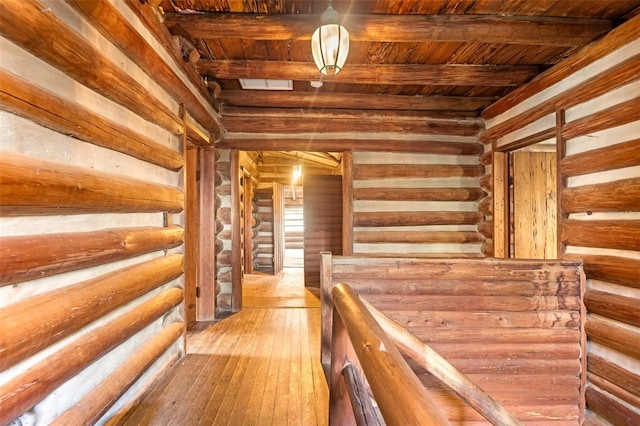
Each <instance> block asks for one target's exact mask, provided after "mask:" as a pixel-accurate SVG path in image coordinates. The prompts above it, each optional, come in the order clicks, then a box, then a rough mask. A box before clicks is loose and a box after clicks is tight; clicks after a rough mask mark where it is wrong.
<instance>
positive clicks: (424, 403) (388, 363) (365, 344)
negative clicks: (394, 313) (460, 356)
mask: <svg viewBox="0 0 640 426" xmlns="http://www.w3.org/2000/svg"><path fill="white" fill-rule="evenodd" d="M332 299H333V306H334V312H335V314H334V322H333V344H332V349H333V351H332V354H331V372H330V376H329V389H330V390H331V394H330V396H329V422H330V424H332V425H348V424H353V423H354V420H353V419H354V415H353V412H352V411H351V412H350V409H351V405H350V404H347V403H346V401H345V399H344V398H341V395H342V394H344V391H345V384H344V382H343V381H342V380H343V379H342V378H343V376H342V374H343V373H342V370H343V369H344V367H346V366H347V365H349V364H356V365H359V366H360V367H361V368H362V370H363V372H364V376H365V377H366V378H367V381H368V383H369V385H370V387H371V390H372V392H373V396H374V398H375V399H376V401H377V403H378V406H379V407H380V411H381V413H382V416H383V417H384V420H385V423H386V424H388V425H417V424H420V425H425V426H427V425H448V424H449V421H448V420H447V418H446V416H445V415H444V413H443V412H442V411H441V410H440V409H439V408H438V407H437V406H436V405H435V404H434V402H433V399H432V398H431V397H430V395H429V393H428V392H427V390H426V389H425V388H424V386H422V383H421V382H420V380H418V378H417V377H416V375H415V374H414V373H413V371H412V370H411V368H410V367H409V365H408V364H407V363H406V362H405V361H404V359H403V357H402V355H401V354H400V351H398V349H397V348H396V347H395V345H394V344H393V342H392V341H391V340H390V339H389V338H388V337H387V335H386V334H385V333H384V331H383V330H382V328H381V327H380V325H379V324H378V323H377V322H376V320H375V318H373V316H372V315H371V314H370V313H369V312H368V311H367V309H366V308H365V307H364V305H363V304H362V302H361V301H360V299H359V298H358V296H357V295H356V294H355V293H354V292H353V290H351V288H349V287H348V286H347V285H345V284H338V285H337V286H336V287H334V289H333V290H332ZM354 354H355V356H354Z"/></svg>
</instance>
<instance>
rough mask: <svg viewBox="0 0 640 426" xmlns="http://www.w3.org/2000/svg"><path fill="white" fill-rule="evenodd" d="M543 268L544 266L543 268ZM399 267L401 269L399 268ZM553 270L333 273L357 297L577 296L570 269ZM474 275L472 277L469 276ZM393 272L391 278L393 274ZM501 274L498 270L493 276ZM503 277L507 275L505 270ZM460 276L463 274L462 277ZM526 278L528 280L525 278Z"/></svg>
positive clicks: (355, 271) (370, 270)
mask: <svg viewBox="0 0 640 426" xmlns="http://www.w3.org/2000/svg"><path fill="white" fill-rule="evenodd" d="M545 266H546V265H545ZM402 267H403V266H402ZM551 268H552V269H556V272H551V274H549V275H548V276H546V275H543V274H536V273H532V274H530V275H529V276H528V277H527V276H526V275H521V276H516V275H517V274H518V273H517V272H515V271H514V277H513V278H512V277H510V276H509V275H505V276H504V277H502V278H500V279H498V278H493V277H491V276H487V274H486V272H484V271H478V270H477V269H475V270H473V271H470V272H469V273H468V274H464V273H461V274H458V273H457V271H456V270H455V269H456V268H455V267H452V269H451V273H450V274H449V273H447V272H445V273H444V274H439V273H440V272H442V270H440V269H438V268H433V269H432V270H431V272H429V271H428V270H427V269H423V270H422V272H421V274H422V275H423V276H422V277H416V275H417V273H416V272H417V271H415V272H411V273H410V274H406V275H405V274H403V273H401V272H400V273H395V272H394V271H391V270H386V269H383V268H379V270H380V275H378V276H375V275H373V276H371V275H369V274H368V273H369V272H372V271H373V269H369V270H363V271H362V272H361V273H360V272H358V269H353V270H351V271H349V272H344V270H342V269H337V268H336V270H335V271H334V272H333V277H334V282H335V281H342V282H347V283H349V286H350V287H352V288H353V289H354V290H356V291H357V292H358V293H359V294H372V295H373V294H388V295H405V296H413V295H441V296H461V297H472V298H473V297H477V296H505V295H506V296H509V295H519V296H526V297H531V296H577V295H579V294H580V281H579V280H578V279H577V277H576V272H577V271H574V270H565V271H566V272H567V277H566V278H565V277H564V275H563V272H565V271H563V270H562V269H558V268H553V267H551ZM474 272H475V274H476V276H473V274H474ZM394 273H395V276H393V274H394ZM502 273H503V272H501V271H498V272H496V275H497V274H502ZM504 274H507V272H506V271H505V272H504ZM463 275H467V276H466V277H464V276H463ZM527 278H528V279H527Z"/></svg>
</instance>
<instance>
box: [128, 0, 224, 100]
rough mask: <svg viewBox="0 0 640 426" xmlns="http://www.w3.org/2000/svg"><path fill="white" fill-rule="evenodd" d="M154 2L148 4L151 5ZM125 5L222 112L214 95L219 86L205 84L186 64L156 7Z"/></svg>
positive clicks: (135, 3) (132, 0)
mask: <svg viewBox="0 0 640 426" xmlns="http://www.w3.org/2000/svg"><path fill="white" fill-rule="evenodd" d="M152 2H153V3H158V0H152ZM152 2H148V3H149V4H151V3H152ZM124 3H125V4H126V5H127V6H128V7H129V9H131V11H132V12H133V14H134V15H135V16H136V17H137V18H138V19H139V20H140V22H141V23H142V24H143V25H144V26H145V27H146V28H147V30H149V32H150V33H151V34H152V35H153V36H154V37H155V39H156V40H158V42H160V44H161V45H162V46H164V49H165V51H167V52H168V53H169V54H170V55H171V56H172V57H173V61H174V62H175V63H176V64H177V65H178V66H181V68H182V70H183V71H184V72H185V74H186V75H187V78H188V79H189V81H191V84H192V85H193V86H194V87H195V88H196V90H198V92H199V93H200V94H201V95H202V97H203V98H205V99H206V100H207V101H209V102H210V103H211V106H212V107H213V109H214V110H215V111H216V112H218V111H219V110H220V108H219V104H218V102H217V100H216V99H215V97H214V96H212V93H210V92H209V90H210V89H211V91H212V92H213V94H214V95H215V93H216V92H219V89H220V87H219V85H218V84H217V83H215V82H205V81H204V80H203V79H202V77H201V76H200V74H198V72H197V71H196V69H195V67H194V66H193V64H191V63H185V62H184V56H183V55H182V52H181V51H180V49H176V46H175V42H174V36H173V35H172V34H171V33H170V32H169V29H168V28H167V26H166V25H165V24H164V22H162V21H161V19H160V17H159V16H158V9H156V8H155V7H149V6H147V4H145V3H140V1H138V0H124Z"/></svg>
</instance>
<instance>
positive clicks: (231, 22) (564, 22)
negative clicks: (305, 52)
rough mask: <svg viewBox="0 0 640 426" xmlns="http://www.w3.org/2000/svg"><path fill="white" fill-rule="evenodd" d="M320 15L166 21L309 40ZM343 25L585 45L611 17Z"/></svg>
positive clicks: (359, 35)
mask: <svg viewBox="0 0 640 426" xmlns="http://www.w3.org/2000/svg"><path fill="white" fill-rule="evenodd" d="M318 22H320V17H319V15H308V14H295V15H292V14H287V15H280V14H279V15H255V14H232V13H225V14H222V13H215V14H213V13H210V14H204V15H203V14H197V15H188V14H181V13H168V14H166V15H165V23H166V24H167V26H169V27H170V28H171V27H173V26H179V27H180V28H181V29H182V30H183V31H186V32H187V33H189V34H190V35H191V36H192V37H194V38H228V37H231V38H234V37H235V38H242V39H249V40H310V38H311V34H312V33H313V31H314V30H315V29H316V28H317V26H318ZM344 25H345V26H346V28H348V29H349V34H350V37H353V40H355V41H360V40H366V41H380V42H427V41H441V42H442V41H454V42H477V43H507V44H526V45H549V46H581V45H583V44H586V43H588V42H590V41H592V40H593V39H595V38H597V37H598V36H600V35H602V34H604V33H606V32H607V31H609V30H610V29H611V27H612V24H611V22H610V21H608V20H603V19H575V18H556V17H554V18H551V17H531V16H526V17H522V16H487V15H384V16H380V15H373V14H369V15H362V14H354V15H348V16H347V18H346V19H345V22H344Z"/></svg>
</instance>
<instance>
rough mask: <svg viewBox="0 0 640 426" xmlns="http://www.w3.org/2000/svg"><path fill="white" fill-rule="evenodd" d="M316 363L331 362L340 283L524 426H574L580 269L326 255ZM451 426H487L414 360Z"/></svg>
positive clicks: (568, 264) (561, 264)
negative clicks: (334, 293) (319, 354)
mask: <svg viewBox="0 0 640 426" xmlns="http://www.w3.org/2000/svg"><path fill="white" fill-rule="evenodd" d="M322 274H323V275H322V276H323V280H322V289H321V298H322V362H323V364H324V366H325V371H326V369H327V368H328V366H329V363H330V362H331V343H330V342H331V332H332V331H331V330H332V329H333V330H335V328H332V319H333V318H335V317H334V316H332V303H331V296H330V293H331V290H332V288H333V286H335V285H337V284H339V283H345V284H347V285H349V286H350V287H352V288H353V290H354V291H355V292H356V293H358V294H360V295H361V296H362V297H363V299H365V300H366V301H368V302H369V303H371V305H373V306H374V307H376V308H377V309H379V310H380V311H382V312H383V313H385V314H386V315H387V316H389V317H390V318H392V319H393V320H394V321H396V322H397V323H399V324H400V325H401V326H402V327H404V328H406V329H407V330H409V331H410V332H411V333H413V334H414V335H415V336H416V337H418V338H419V339H420V340H422V341H423V342H425V343H427V344H428V345H429V346H430V347H431V348H432V349H433V350H435V351H437V352H438V353H439V354H440V355H442V356H443V357H445V358H446V359H447V361H449V362H450V363H451V364H452V365H453V366H454V367H456V368H457V369H458V370H459V371H460V372H462V373H463V374H465V375H466V376H467V377H468V378H470V379H471V380H472V381H473V382H475V383H476V384H477V385H479V386H480V387H481V388H482V389H483V390H484V391H485V392H487V393H488V394H489V395H491V397H493V398H494V399H495V400H496V401H497V402H498V403H500V404H501V405H502V406H503V407H504V408H506V409H507V410H508V411H509V412H510V413H512V414H513V415H515V416H516V417H517V418H518V419H519V420H520V421H522V422H523V423H524V424H545V425H553V424H558V425H569V424H572V425H578V424H580V420H581V414H582V413H581V407H580V403H579V402H580V400H581V395H582V393H583V392H584V389H583V388H582V387H581V383H582V379H583V376H582V371H583V369H582V360H581V353H582V347H583V345H584V328H583V324H582V322H581V320H580V319H581V309H582V306H581V303H580V301H581V297H582V294H583V292H584V275H583V272H582V267H581V265H580V262H579V261H568V260H567V261H536V260H513V259H509V260H501V259H419V258H395V257H394V258H379V257H369V256H368V257H360V256H336V257H332V256H331V255H330V254H328V253H327V254H323V269H322ZM409 364H410V366H411V367H412V369H413V370H414V372H415V373H416V374H417V375H418V377H419V378H420V380H421V382H422V384H423V385H424V386H425V387H426V388H427V389H428V390H429V392H430V393H431V395H432V396H433V398H434V399H435V400H436V404H437V405H438V406H439V407H440V408H441V409H442V410H443V411H444V412H445V413H446V415H447V417H448V418H449V421H450V422H451V424H460V425H465V424H490V423H488V422H487V421H486V420H485V419H483V418H482V417H481V416H480V415H479V414H478V413H477V412H475V411H474V410H473V409H472V408H470V407H469V406H468V405H466V403H464V402H463V401H462V400H461V399H460V398H459V397H458V396H456V394H455V393H454V392H453V391H451V390H450V389H448V388H447V386H445V385H444V384H442V383H441V382H440V381H439V380H438V379H436V378H435V377H434V376H432V375H431V374H429V373H427V372H426V371H425V370H424V369H423V368H422V367H420V366H419V365H418V364H417V363H415V362H414V361H411V360H409Z"/></svg>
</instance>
